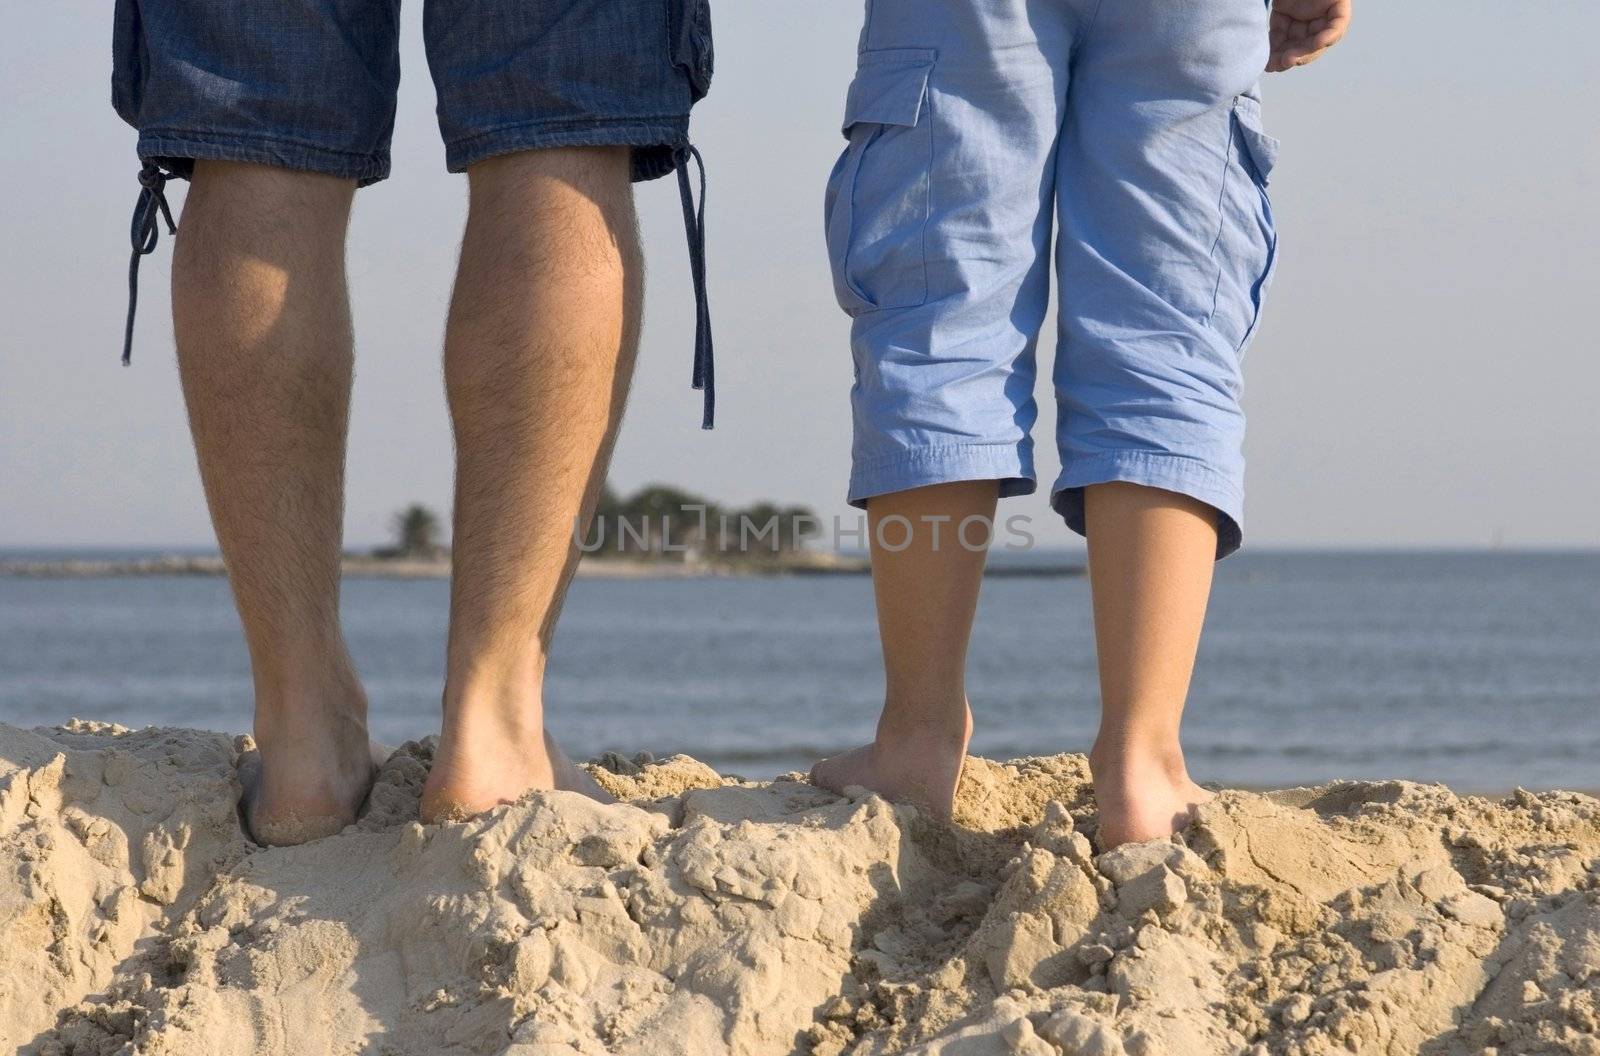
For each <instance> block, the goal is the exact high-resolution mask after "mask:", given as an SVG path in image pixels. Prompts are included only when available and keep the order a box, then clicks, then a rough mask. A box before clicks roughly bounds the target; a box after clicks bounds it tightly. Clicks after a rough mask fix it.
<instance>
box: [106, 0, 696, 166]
mask: <svg viewBox="0 0 1600 1056" xmlns="http://www.w3.org/2000/svg"><path fill="white" fill-rule="evenodd" d="M707 5H708V0H426V6H425V9H424V34H425V38H426V43H427V52H428V66H429V69H430V70H431V71H432V74H433V82H434V87H435V89H436V90H437V92H438V99H439V105H438V114H439V131H440V133H441V134H442V135H443V137H444V143H445V163H446V165H447V166H448V168H449V169H450V171H451V172H461V171H463V170H465V169H466V168H467V167H468V166H470V165H472V164H473V163H474V162H477V161H481V160H483V159H484V158H488V157H493V156H495V155H499V154H509V153H512V152H514V151H520V150H528V149H534V148H540V147H563V146H628V147H633V148H634V176H635V178H636V179H651V178H653V177H657V176H663V175H666V174H667V173H669V172H671V171H672V169H673V167H674V162H673V158H674V155H675V154H676V153H678V152H679V151H681V150H682V149H683V148H685V147H687V145H688V136H689V108H690V106H691V105H692V104H693V103H694V102H695V101H696V100H697V99H699V98H700V96H702V95H704V94H705V92H706V90H707V88H708V87H709V85H710V80H711V66H712V49H711V26H710V12H709V10H708V6H707ZM399 15H400V3H399V0H116V14H115V22H116V29H115V40H114V44H113V55H114V72H113V75H112V102H113V104H114V105H115V106H116V109H117V113H119V114H121V115H122V117H123V118H124V119H125V120H126V121H127V122H128V123H129V124H131V125H133V126H134V127H135V128H137V129H138V130H139V154H140V156H141V157H142V158H143V159H145V160H146V161H153V162H156V163H158V164H160V165H162V166H163V167H164V168H167V169H169V170H170V171H172V172H173V173H174V174H176V175H179V176H187V175H188V174H189V171H190V170H192V168H193V164H194V159H196V158H207V159H214V160H222V161H248V162H258V163H261V164H266V165H278V166H282V167H284V168H290V169H302V170H307V171H311V172H320V173H325V174H327V175H330V176H339V177H344V178H347V179H355V180H359V181H360V182H361V183H363V184H366V183H373V182H376V181H377V180H381V179H383V178H384V177H385V176H387V175H388V174H389V138H390V134H391V133H392V132H393V130H394V114H395V95H396V91H397V89H398V87H399V84H400V48H399V41H400V29H399Z"/></svg>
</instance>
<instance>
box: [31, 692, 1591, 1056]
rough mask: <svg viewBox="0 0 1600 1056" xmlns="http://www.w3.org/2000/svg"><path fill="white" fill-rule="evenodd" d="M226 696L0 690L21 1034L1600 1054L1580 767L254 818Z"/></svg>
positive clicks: (1035, 1052)
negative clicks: (1204, 802)
mask: <svg viewBox="0 0 1600 1056" xmlns="http://www.w3.org/2000/svg"><path fill="white" fill-rule="evenodd" d="M247 744H248V742H247V741H246V740H245V739H244V738H232V737H228V736H225V735H222V734H214V733H202V732H196V731H190V730H178V729H162V728H148V729H144V730H138V731H129V730H126V729H122V728H120V727H114V726H109V725H104V724H96V723H85V722H75V723H73V724H70V725H69V726H67V727H63V728H59V729H41V730H33V731H26V730H22V729H17V728H15V727H9V726H0V1048H3V1049H4V1051H7V1052H9V1051H13V1050H20V1051H21V1052H23V1053H40V1054H61V1056H65V1054H74V1056H77V1054H91V1053H93V1054H110V1053H141V1054H143V1053H151V1054H156V1053H159V1054H186V1053H196V1054H199V1053H205V1054H208V1056H210V1054H232V1053H238V1054H246V1053H263V1054H289V1053H306V1054H310V1053H354V1052H364V1053H365V1052H370V1053H384V1054H394V1056H406V1054H413V1053H416V1054H422V1053H433V1054H439V1053H443V1054H467V1053H509V1054H515V1056H558V1054H560V1056H572V1054H601V1053H624V1054H632V1053H641V1054H642V1053H650V1054H672V1053H683V1054H686V1056H687V1054H695V1056H703V1054H714V1053H739V1054H781V1053H815V1054H819V1056H839V1054H845V1053H850V1054H861V1056H865V1054H887V1053H924V1054H929V1056H932V1054H943V1056H980V1054H987V1053H995V1054H1001V1053H1006V1054H1010V1053H1018V1054H1024V1056H1060V1054H1065V1056H1210V1054H1219V1056H1220V1054H1225V1053H1246V1054H1250V1056H1265V1054H1285V1056H1287V1054H1306V1056H1310V1054H1319V1053H1334V1052H1355V1053H1374V1054H1378V1053H1381V1054H1410V1053H1416V1054H1426V1056H1467V1054H1472V1056H1480V1054H1486V1053H1494V1054H1497V1056H1510V1054H1529V1056H1532V1054H1553V1053H1573V1054H1579V1056H1593V1054H1597V1053H1600V801H1596V800H1595V799H1592V798H1590V797H1587V796H1583V795H1579V794H1575V793H1563V792H1547V793H1541V794H1531V793H1526V792H1519V793H1517V794H1515V795H1513V796H1511V797H1507V798H1506V799H1505V800H1503V801H1498V802H1495V801H1490V800H1487V799H1481V798H1463V797H1458V796H1456V795H1455V794H1453V793H1451V792H1450V791H1448V790H1447V789H1445V788H1443V787H1442V786H1427V785H1416V784H1409V783H1405V782H1383V783H1340V784H1332V785H1325V786H1322V787H1319V788H1312V789H1299V790H1293V791H1283V792H1276V793H1271V794H1267V795H1261V794H1255V793H1243V792H1229V793H1225V794H1223V795H1222V796H1220V797H1219V798H1218V800H1217V801H1216V802H1215V803H1214V804H1212V805H1210V806H1208V807H1207V808H1206V809H1205V810H1204V811H1203V813H1202V815H1201V817H1200V818H1199V820H1198V822H1197V823H1196V824H1195V825H1194V826H1193V827H1192V828H1191V829H1190V830H1189V831H1188V832H1186V833H1184V834H1183V835H1182V837H1180V838H1179V839H1178V840H1175V841H1172V842H1161V843H1154V844H1145V845H1139V846H1134V847H1128V848H1123V849H1120V850H1117V851H1115V852H1112V853H1110V854H1104V855H1098V856H1097V855H1096V854H1095V853H1094V851H1093V849H1092V846H1091V843H1090V842H1089V839H1088V834H1090V833H1092V831H1093V825H1094V804H1093V799H1092V796H1091V794H1090V788H1089V785H1088V781H1087V771H1086V768H1085V765H1084V762H1083V759H1082V757H1080V756H1055V757H1049V758H1038V759H1022V760H1016V761H1013V762H1010V763H994V762H987V761H984V760H974V762H973V763H972V765H971V768H970V770H969V776H968V779H967V781H966V782H965V785H964V788H963V793H962V798H961V802H960V804H959V807H958V819H957V820H958V824H957V825H956V826H955V827H954V828H947V827H942V826H937V825H934V824H932V823H930V822H929V821H927V820H926V819H924V818H922V817H920V816H919V815H918V814H917V813H916V812H915V811H913V810H910V809H908V808H904V807H893V806H891V805H889V804H887V803H885V802H883V801H882V800H880V799H878V798H876V797H871V796H865V795H863V796H861V797H859V798H856V799H841V798H839V797H837V796H833V795H829V794H827V793H824V792H821V791H819V790H817V789H815V788H812V787H811V786H809V785H806V784H804V783H801V782H799V781H797V780H791V779H779V780H776V781H773V782H770V783H740V782H735V781H732V780H728V781H725V780H724V779H722V778H721V777H719V775H717V774H716V773H715V772H714V771H712V770H710V769H709V768H708V767H706V766H704V765H702V764H699V763H697V762H695V761H693V760H691V759H688V758H686V757H682V756H679V757H675V758H672V759H668V760H665V761H660V762H656V761H652V760H649V759H647V758H641V759H640V760H625V759H622V758H620V757H608V758H607V759H606V760H603V761H602V764H600V765H596V766H595V767H594V769H595V772H596V774H597V776H598V777H599V779H600V780H601V781H602V782H603V783H604V784H606V785H607V786H608V787H609V788H610V789H611V790H612V791H614V792H615V793H616V794H617V795H619V796H621V797H624V798H625V799H626V800H627V802H625V803H623V804H621V805H617V806H600V805H598V804H595V803H592V802H590V801H588V800H585V799H582V798H581V797H577V796H574V795H569V794H562V793H555V794H546V795H535V796H532V797H529V798H528V799H526V800H525V801H523V802H521V803H519V804H517V805H515V806H511V807H505V808H501V809H498V810H496V811H494V812H492V813H491V814H489V815H487V816H485V817H482V818H479V819H477V820H474V821H472V822H467V823H461V824H451V825H444V826H432V827H424V826H421V825H419V824H418V823H417V822H416V820H415V819H416V802H417V795H418V790H419V787H420V785H421V782H422V778H423V776H424V774H425V772H426V766H427V762H428V753H429V746H428V745H427V744H411V745H407V746H406V747H404V748H403V749H402V750H401V751H400V752H399V753H397V754H396V755H395V756H394V757H393V758H392V759H391V760H390V761H389V763H388V764H387V765H386V766H385V768H384V770H383V772H382V775H381V777H380V780H379V783H378V786H377V788H376V790H375V792H374V794H373V796H372V799H371V805H370V809H369V811H368V813H367V814H366V816H365V817H364V819H363V820H362V821H361V822H360V823H359V824H357V825H356V826H353V827H352V828H350V829H348V830H346V831H345V832H344V833H342V834H340V835H338V836H335V837H332V838H330V839H327V840H323V841H320V842H317V843H314V844H310V845H307V846H304V847H299V848H289V849H277V850H263V849H260V848H257V847H255V846H254V845H252V844H251V843H249V842H248V841H247V840H246V839H245V838H244V837H243V836H242V835H241V833H240V831H239V828H238V825H237V823H236V817H235V808H234V800H235V796H236V793H237V787H236V784H235V779H234V777H233V764H234V760H235V759H236V757H237V754H238V752H239V751H240V750H241V748H242V747H244V746H247Z"/></svg>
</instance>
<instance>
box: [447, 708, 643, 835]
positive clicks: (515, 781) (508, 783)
mask: <svg viewBox="0 0 1600 1056" xmlns="http://www.w3.org/2000/svg"><path fill="white" fill-rule="evenodd" d="M509 725H510V726H511V728H509V729H508V728H507V724H503V723H499V722H494V721H483V720H480V721H476V722H474V721H471V720H466V719H462V720H459V721H455V722H450V721H447V722H446V723H445V727H444V732H443V733H442V734H441V736H440V737H439V747H438V748H437V749H436V750H435V751H434V753H433V769H432V770H430V771H429V772H428V780H427V782H426V783H424V784H423V786H422V806H421V816H422V821H423V822H424V823H425V824H430V825H431V824H433V823H435V822H440V821H464V820H466V819H467V818H471V817H475V816H476V815H478V814H482V813H483V812H484V811H486V810H490V809H492V808H494V807H497V806H499V805H500V804H502V803H515V802H516V801H517V800H519V799H521V798H522V797H523V796H525V795H527V794H528V793H529V792H533V791H537V790H547V791H548V790H552V789H554V790H558V791H562V792H579V793H582V794H583V795H585V796H588V797H589V798H590V799H594V800H598V801H599V802H601V803H615V802H616V797H615V796H613V795H611V794H610V793H609V792H607V791H606V790H605V789H603V788H601V787H600V785H599V784H598V783H597V782H596V781H595V779H594V778H592V777H590V776H589V774H588V771H586V770H584V769H583V768H582V767H580V766H578V765H577V764H576V763H574V762H573V761H572V760H571V759H569V758H567V755H566V753H565V752H563V751H562V750H561V748H560V746H559V745H557V744H556V742H555V741H554V740H552V739H551V737H550V735H549V734H548V733H546V732H544V731H543V730H542V729H531V730H530V729H527V728H526V727H525V724H522V723H513V724H509Z"/></svg>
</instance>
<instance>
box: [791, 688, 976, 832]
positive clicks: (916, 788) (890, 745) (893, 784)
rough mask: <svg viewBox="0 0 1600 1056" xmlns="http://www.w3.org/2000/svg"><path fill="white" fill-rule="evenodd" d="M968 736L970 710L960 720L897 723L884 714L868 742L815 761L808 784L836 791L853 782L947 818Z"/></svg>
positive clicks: (952, 802) (969, 730)
mask: <svg viewBox="0 0 1600 1056" xmlns="http://www.w3.org/2000/svg"><path fill="white" fill-rule="evenodd" d="M971 739H972V712H971V711H970V710H969V711H967V712H966V714H965V716H964V719H963V720H960V721H952V722H949V723H940V722H937V721H933V720H928V719H926V718H923V719H920V720H917V719H912V720H904V721H901V720H897V719H896V718H894V717H892V716H890V715H889V714H887V713H885V715H884V716H883V718H881V719H879V720H878V735H877V738H876V739H875V740H873V742H872V743H871V744H864V745H862V746H861V747H860V748H853V749H851V750H850V751H848V752H844V753H841V754H839V755H834V756H829V757H828V758H827V759H824V760H822V761H821V762H819V763H817V765H816V766H813V767H812V768H811V782H812V784H815V785H817V786H819V787H821V788H825V789H827V790H829V791H830V792H838V793H843V792H844V790H845V789H847V788H849V787H850V786H852V785H859V786H861V787H862V788H867V789H871V790H872V791H874V792H876V793H878V794H879V795H881V796H883V797H884V798H885V799H888V800H891V801H893V802H896V803H910V804H911V805H912V806H914V807H916V808H917V809H918V810H922V811H925V812H927V813H928V814H929V815H931V816H932V817H934V818H936V819H938V820H939V821H943V822H948V821H949V820H950V816H951V812H952V811H953V810H954V808H955V801H956V788H957V787H958V786H959V785H960V783H961V768H962V766H963V765H964V764H965V762H966V759H967V742H968V741H970V740H971Z"/></svg>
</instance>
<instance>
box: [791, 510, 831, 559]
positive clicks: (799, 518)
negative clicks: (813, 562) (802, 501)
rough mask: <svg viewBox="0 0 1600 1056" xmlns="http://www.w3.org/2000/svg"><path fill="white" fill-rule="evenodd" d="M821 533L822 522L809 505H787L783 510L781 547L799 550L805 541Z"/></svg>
mask: <svg viewBox="0 0 1600 1056" xmlns="http://www.w3.org/2000/svg"><path fill="white" fill-rule="evenodd" d="M821 534H822V524H821V523H820V522H819V521H818V520H817V515H816V513H815V512H813V511H812V509H811V507H809V506H789V507H787V508H786V509H785V510H784V511H783V547H784V549H786V550H799V549H800V548H801V547H803V546H804V545H805V541H806V540H807V539H809V538H811V537H812V536H814V535H821Z"/></svg>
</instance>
